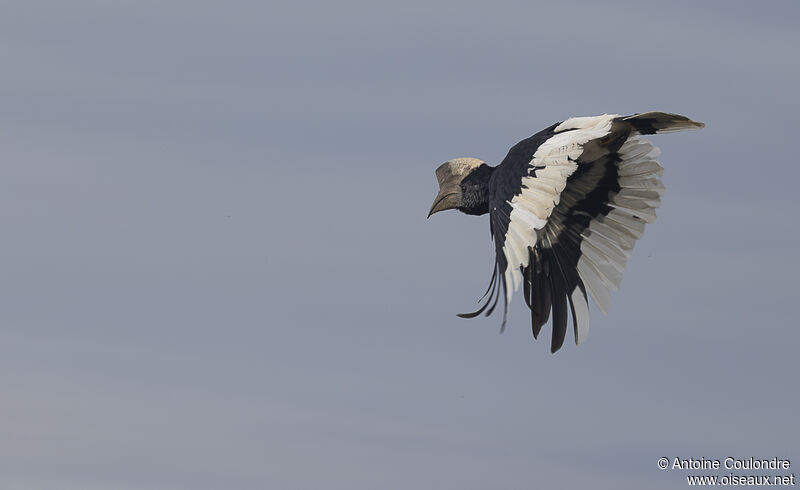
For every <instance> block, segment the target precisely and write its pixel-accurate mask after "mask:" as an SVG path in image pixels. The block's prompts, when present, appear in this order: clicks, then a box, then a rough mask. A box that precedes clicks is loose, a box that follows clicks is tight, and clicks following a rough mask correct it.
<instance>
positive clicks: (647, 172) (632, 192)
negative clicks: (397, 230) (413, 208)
mask: <svg viewBox="0 0 800 490" xmlns="http://www.w3.org/2000/svg"><path fill="white" fill-rule="evenodd" d="M703 126H704V125H703V123H700V122H696V121H692V120H691V119H689V118H687V117H684V116H679V115H677V114H667V113H664V112H647V113H643V114H635V115H633V116H627V117H625V116H619V115H608V114H606V115H602V116H595V117H573V118H570V119H567V120H566V121H563V122H560V123H556V124H553V125H552V126H550V127H549V128H547V129H545V130H543V131H540V132H539V133H536V134H535V135H533V136H531V137H530V138H527V139H524V140H522V141H520V142H519V143H517V144H516V145H514V146H513V147H512V148H511V150H509V152H508V155H506V157H505V158H504V159H503V161H502V162H500V165H498V166H496V167H490V166H488V165H487V164H486V163H485V162H483V161H481V160H478V159H476V158H456V159H453V160H450V161H448V162H445V163H444V164H442V165H441V166H440V167H439V168H437V169H436V178H437V180H438V181H439V187H440V190H439V194H438V195H437V196H436V199H435V200H434V202H433V206H432V207H431V210H430V213H428V217H430V216H431V215H432V214H433V213H436V212H439V211H442V210H445V209H458V210H459V211H461V212H463V213H466V214H472V215H482V214H486V213H489V225H490V230H491V234H492V238H493V239H494V245H495V255H496V257H495V266H494V274H493V275H492V279H491V281H490V283H489V287H488V288H487V290H486V293H485V294H484V298H486V302H485V303H484V304H483V306H481V307H480V309H478V311H475V312H473V313H467V314H460V315H459V316H460V317H463V318H473V317H476V316H478V315H480V314H481V313H482V312H484V311H486V315H487V316H488V315H490V314H491V313H492V311H494V308H495V306H496V305H497V302H498V299H499V298H500V296H501V289H502V295H503V300H504V305H503V306H504V313H503V323H502V327H501V331H502V328H504V327H505V324H506V319H507V318H508V307H509V305H510V303H511V296H512V295H513V293H514V292H515V291H516V290H517V289H518V288H519V286H520V284H521V285H522V288H523V294H524V296H525V302H526V303H527V305H528V307H529V308H530V310H531V325H532V329H533V336H534V338H536V337H537V336H538V335H539V332H540V330H541V328H542V325H544V324H545V323H546V322H547V321H548V319H549V317H550V316H551V313H552V317H553V321H552V324H553V335H552V341H551V344H550V350H551V351H552V352H555V351H557V350H558V349H560V348H561V345H562V344H563V343H564V337H565V335H566V332H567V316H568V313H567V308H569V311H570V313H571V316H572V326H573V329H574V332H575V343H576V344H580V343H581V342H582V341H583V340H584V339H586V336H587V334H588V332H589V304H588V300H587V296H586V293H587V292H588V293H589V295H590V296H591V297H592V299H593V300H594V302H595V304H596V305H597V307H598V308H600V310H601V311H603V312H604V313H606V312H607V311H608V306H609V303H610V301H611V291H612V290H616V289H617V288H618V287H619V284H620V281H621V280H622V272H623V271H624V269H625V264H626V262H627V260H628V257H629V256H630V254H631V250H632V249H633V245H634V243H635V242H636V240H637V239H639V238H641V237H642V234H643V233H644V226H645V223H652V222H653V221H654V220H655V218H656V215H655V209H656V208H657V207H658V206H659V204H660V203H661V195H662V194H663V192H664V185H663V184H662V182H661V175H662V173H663V170H664V169H663V168H662V167H661V165H659V163H658V162H657V161H656V157H658V155H659V150H658V148H656V147H654V146H653V145H652V144H651V143H650V142H649V141H647V140H645V139H643V138H642V137H641V136H642V135H648V134H656V133H669V132H673V131H683V130H686V129H698V128H702V127H703Z"/></svg>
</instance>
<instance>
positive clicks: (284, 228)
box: [0, 0, 800, 490]
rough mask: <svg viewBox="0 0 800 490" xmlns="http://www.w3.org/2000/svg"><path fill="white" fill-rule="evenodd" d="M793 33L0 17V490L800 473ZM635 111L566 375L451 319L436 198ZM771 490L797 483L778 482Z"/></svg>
mask: <svg viewBox="0 0 800 490" xmlns="http://www.w3.org/2000/svg"><path fill="white" fill-rule="evenodd" d="M798 14H800V7H798V5H797V3H796V2H788V1H787V2H771V3H769V4H756V3H755V2H722V1H718V2H703V3H702V4H700V3H697V2H689V1H682V2H662V3H660V4H658V5H656V4H644V3H643V2H615V3H609V2H603V3H602V4H601V3H598V2H579V3H570V4H567V3H563V4H562V3H556V2H551V3H546V4H545V3H532V2H523V1H519V2H491V3H488V2H461V1H459V2H456V1H445V2H427V1H426V2H403V3H402V4H401V3H393V4H389V3H386V4H378V3H375V2H353V1H347V0H345V1H343V2H334V3H330V2H328V3H323V2H309V3H297V2H270V3H264V2H245V1H233V2H227V3H224V4H223V3H219V2H189V1H168V2H164V1H158V2H156V1H136V2H132V1H131V2H128V1H119V2H101V1H90V0H77V1H72V2H55V1H49V2H48V1H41V2H37V1H33V2H24V3H22V2H17V3H14V4H11V3H6V4H4V6H3V7H2V15H0V67H2V77H0V102H1V103H0V157H2V166H1V167H0V168H2V179H0V182H1V183H0V189H1V190H0V217H1V218H0V219H1V220H2V221H0V223H2V227H3V230H4V232H3V239H2V248H1V250H2V256H3V259H4V260H3V267H2V269H3V274H2V275H3V280H2V281H0V288H2V290H1V291H0V312H1V313H0V315H1V316H0V388H1V389H2V398H0V434H1V435H2V437H0V488H3V489H5V488H9V489H24V490H40V489H41V490H53V489H56V490H61V489H64V490H67V489H69V490H71V489H81V490H109V489H120V490H156V489H159V490H160V489H191V490H206V489H242V490H256V489H266V488H270V489H273V488H274V489H298V490H299V489H303V490H305V489H309V488H325V489H342V490H345V489H346V490H358V489H364V490H367V489H369V490H372V489H376V488H380V489H407V488H436V489H458V490H465V489H476V490H477V489H487V488H492V489H509V490H510V489H521V488H555V489H558V488H565V489H567V488H583V487H588V488H597V489H618V488H653V489H658V488H665V489H666V488H683V487H684V486H685V485H686V482H685V476H686V473H685V472H680V471H661V470H659V469H658V468H657V466H656V460H657V459H658V457H660V456H668V457H675V456H679V457H684V458H688V457H706V458H714V457H725V456H730V455H732V456H738V457H750V456H753V457H758V458H771V457H775V456H777V457H783V458H789V459H792V460H793V461H794V460H797V462H796V464H800V459H798V458H800V454H798V452H797V441H798V438H799V437H800V430H798V423H797V418H796V413H795V412H796V407H797V406H798V402H800V398H798V394H797V388H796V386H797V373H798V368H799V367H800V366H798V360H797V350H798V343H799V342H800V330H798V328H797V327H798V325H797V323H798V322H797V315H796V313H795V311H794V306H795V303H796V301H797V299H796V296H797V293H798V288H797V286H796V285H795V284H796V283H795V281H794V279H795V278H796V277H797V275H798V272H800V271H798V269H799V268H800V267H798V261H797V258H796V250H797V249H798V246H800V233H798V230H797V229H796V225H795V223H796V222H797V218H796V216H795V214H796V211H797V208H798V206H797V201H796V196H795V188H794V186H795V183H796V182H797V180H798V177H800V171H799V170H798V166H797V163H796V162H795V161H794V160H795V157H794V154H795V151H794V148H793V147H794V143H795V141H796V139H797V137H796V135H795V132H796V128H797V116H796V115H797V114H798V110H800V98H799V97H798V96H797V87H798V86H800V64H799V63H798V61H797V49H798V48H799V47H800V31H798V29H797V26H796V21H797V18H798ZM647 110H665V111H670V112H677V113H682V114H686V115H689V116H691V117H693V118H695V119H697V120H701V121H704V122H705V123H706V124H707V128H706V129H704V130H703V131H699V132H693V133H681V134H669V135H663V136H656V137H654V138H653V140H654V142H655V143H656V144H657V146H659V147H660V148H661V149H662V152H663V153H662V157H661V163H662V165H663V166H664V167H665V168H666V172H665V177H664V180H665V184H666V186H667V190H666V193H665V196H664V199H663V205H662V207H661V209H660V210H659V212H658V214H659V218H658V220H657V221H656V223H655V224H654V225H652V226H650V227H649V228H648V231H647V233H646V235H645V237H644V239H643V240H641V241H640V242H639V243H638V245H637V248H636V249H635V251H634V254H633V257H632V258H631V260H630V261H629V264H628V270H627V272H626V274H625V278H624V279H623V283H622V288H621V290H620V291H619V292H618V293H617V294H615V295H614V299H613V302H612V307H611V311H610V314H609V315H607V316H603V315H602V314H600V313H599V312H598V311H597V310H596V309H594V308H593V309H592V327H591V332H590V335H589V338H588V340H587V342H586V343H585V344H582V345H581V346H580V347H575V346H574V344H573V343H571V341H570V342H569V343H568V344H567V345H565V347H564V348H563V349H562V350H561V351H559V352H558V353H557V354H556V355H551V354H550V353H549V332H548V333H547V334H545V335H544V339H540V340H539V341H538V342H533V341H532V338H531V335H530V327H529V323H528V320H527V317H526V313H525V310H524V303H523V301H522V300H521V298H516V299H515V303H514V307H513V309H512V312H511V318H510V324H509V326H508V328H507V330H506V333H505V334H504V335H502V336H500V335H497V331H498V329H499V325H500V318H499V317H492V318H489V319H486V318H481V319H478V320H471V321H467V320H462V319H459V318H456V316H455V313H457V312H461V311H467V310H469V309H471V308H472V307H473V306H474V305H475V303H474V301H475V300H476V299H477V298H478V296H479V295H480V293H482V292H483V289H484V288H485V285H486V283H487V282H488V280H489V274H490V272H491V263H492V260H493V259H492V253H493V249H492V245H491V242H490V240H489V227H488V221H487V220H486V219H485V217H481V218H475V217H468V216H464V215H460V214H458V213H454V212H451V213H442V214H438V215H436V216H434V217H433V218H431V219H430V220H426V219H425V215H426V213H427V211H428V208H429V206H430V204H431V201H432V199H433V197H434V195H435V194H436V190H437V185H436V180H435V178H434V174H433V171H434V169H435V168H436V167H437V166H438V165H439V164H440V163H442V162H443V161H445V160H447V159H449V158H452V157H457V156H474V157H479V158H482V159H484V160H486V161H488V162H490V163H492V164H496V163H497V162H499V161H500V159H502V157H503V156H504V155H505V152H506V151H507V149H508V148H509V147H510V146H511V145H512V144H514V143H515V142H516V141H518V140H520V139H522V138H525V137H527V136H529V135H531V134H533V133H534V132H536V131H538V130H540V129H542V128H544V127H546V126H549V125H550V124H552V123H554V122H556V121H559V120H563V119H565V118H567V117H569V116H576V115H594V114H601V113H604V112H611V113H623V114H627V113H634V112H643V111H647ZM792 471H793V472H796V469H795V468H794V467H793V469H792Z"/></svg>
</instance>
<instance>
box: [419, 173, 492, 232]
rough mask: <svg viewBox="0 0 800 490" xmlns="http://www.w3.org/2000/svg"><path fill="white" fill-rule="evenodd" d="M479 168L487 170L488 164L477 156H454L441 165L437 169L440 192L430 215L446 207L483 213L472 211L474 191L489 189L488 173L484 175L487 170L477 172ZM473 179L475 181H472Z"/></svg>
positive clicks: (466, 211)
mask: <svg viewBox="0 0 800 490" xmlns="http://www.w3.org/2000/svg"><path fill="white" fill-rule="evenodd" d="M479 168H482V169H484V170H487V169H488V166H487V165H486V163H485V162H484V161H483V160H478V159H477V158H454V159H452V160H448V161H446V162H444V163H443V164H442V165H440V166H439V168H437V169H436V180H438V181H439V194H437V195H436V199H434V200H433V206H431V210H430V212H429V213H428V217H429V218H430V217H431V215H432V214H433V213H438V212H439V211H444V210H445V209H460V210H461V211H463V212H465V213H467V214H482V213H475V212H471V211H472V208H473V205H474V204H475V202H474V201H475V199H474V198H475V197H476V196H474V195H473V194H474V191H476V190H479V189H478V187H480V188H486V189H487V190H488V175H486V176H484V175H483V174H484V173H485V172H476V171H477V170H478V169H479ZM479 175H480V178H479ZM484 177H485V178H484ZM473 180H474V181H475V182H474V183H473V182H471V181H473ZM476 186H477V187H476ZM487 205H488V201H487ZM487 211H488V209H487ZM484 212H486V211H484Z"/></svg>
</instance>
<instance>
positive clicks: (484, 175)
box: [458, 164, 495, 216]
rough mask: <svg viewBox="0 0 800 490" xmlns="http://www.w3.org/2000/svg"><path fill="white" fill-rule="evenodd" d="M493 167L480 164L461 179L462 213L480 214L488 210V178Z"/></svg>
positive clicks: (460, 208)
mask: <svg viewBox="0 0 800 490" xmlns="http://www.w3.org/2000/svg"><path fill="white" fill-rule="evenodd" d="M494 169H495V167H490V166H488V165H486V164H483V165H481V166H480V167H478V168H476V169H475V170H473V171H472V172H470V173H469V175H467V176H466V177H465V178H464V180H462V181H461V206H459V208H458V210H459V211H461V212H462V213H466V214H471V215H474V216H480V215H482V214H486V213H488V212H489V179H490V178H491V177H492V173H493V172H494Z"/></svg>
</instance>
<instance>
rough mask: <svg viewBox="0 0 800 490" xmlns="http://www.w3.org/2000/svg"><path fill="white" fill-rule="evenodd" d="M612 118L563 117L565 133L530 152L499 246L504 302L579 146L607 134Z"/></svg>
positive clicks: (518, 280)
mask: <svg viewBox="0 0 800 490" xmlns="http://www.w3.org/2000/svg"><path fill="white" fill-rule="evenodd" d="M615 117H617V115H603V116H596V117H574V118H571V119H567V120H566V121H564V122H563V123H561V124H559V125H558V126H557V127H556V131H565V132H562V133H558V134H556V135H554V136H553V137H551V138H550V139H548V140H547V141H545V142H544V143H542V144H541V145H540V146H539V148H538V149H537V150H536V153H534V154H533V158H532V160H531V162H530V163H529V164H528V167H529V170H528V176H526V177H523V178H522V192H521V193H520V194H518V195H516V196H514V197H513V198H512V199H511V201H510V202H509V204H510V205H511V215H510V216H509V223H508V232H507V234H506V240H505V243H504V245H503V253H504V254H505V256H506V260H507V261H508V267H507V268H506V271H505V279H506V298H505V299H506V305H510V304H511V297H512V295H513V294H514V292H515V291H516V290H517V289H518V288H519V285H520V283H521V281H522V273H521V272H520V269H521V268H525V267H527V266H528V260H529V258H530V257H529V253H528V248H529V247H533V246H534V245H535V244H536V242H537V240H538V237H537V231H538V230H541V229H543V228H544V227H545V226H546V225H547V220H548V219H549V218H550V215H551V214H552V212H553V208H554V207H555V206H557V205H558V203H559V200H560V199H561V193H562V192H563V191H564V188H565V187H566V185H567V179H568V178H569V176H570V175H572V174H573V173H574V172H575V170H576V169H577V168H578V164H577V163H576V160H577V159H578V157H580V156H581V153H583V145H584V144H585V143H587V142H589V141H591V140H593V139H597V138H602V137H603V136H606V135H608V134H609V133H610V132H611V123H612V122H613V120H614V118H615Z"/></svg>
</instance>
